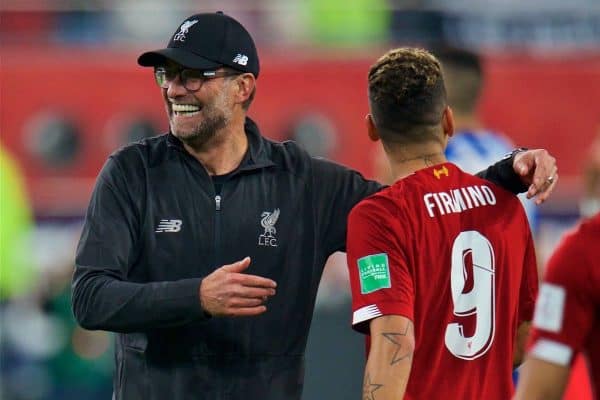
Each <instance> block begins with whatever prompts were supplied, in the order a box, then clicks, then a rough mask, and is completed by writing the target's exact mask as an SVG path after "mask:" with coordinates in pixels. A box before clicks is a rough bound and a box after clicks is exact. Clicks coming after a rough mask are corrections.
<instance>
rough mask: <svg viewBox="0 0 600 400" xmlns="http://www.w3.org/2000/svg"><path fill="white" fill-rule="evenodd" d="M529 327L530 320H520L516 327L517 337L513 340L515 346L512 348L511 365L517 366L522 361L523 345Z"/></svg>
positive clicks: (525, 341)
mask: <svg viewBox="0 0 600 400" xmlns="http://www.w3.org/2000/svg"><path fill="white" fill-rule="evenodd" d="M530 329H531V321H524V322H521V324H520V325H519V327H518V328H517V337H516V340H515V347H514V349H513V367H514V368H517V367H518V366H519V365H521V363H522V362H523V358H524V357H525V345H526V344H527V337H528V336H529V330H530Z"/></svg>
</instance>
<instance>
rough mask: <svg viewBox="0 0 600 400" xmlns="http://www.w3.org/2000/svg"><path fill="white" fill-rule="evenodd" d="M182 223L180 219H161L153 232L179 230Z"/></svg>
mask: <svg viewBox="0 0 600 400" xmlns="http://www.w3.org/2000/svg"><path fill="white" fill-rule="evenodd" d="M182 223H183V222H182V221H181V220H180V219H161V220H160V222H159V223H158V226H157V227H156V230H155V231H154V232H157V233H161V232H179V231H180V230H181V224H182Z"/></svg>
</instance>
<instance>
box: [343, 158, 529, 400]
mask: <svg viewBox="0 0 600 400" xmlns="http://www.w3.org/2000/svg"><path fill="white" fill-rule="evenodd" d="M347 252H348V268H349V271H350V284H351V288H352V309H353V319H352V324H353V327H354V329H356V330H358V331H360V332H364V333H368V332H369V321H370V320H371V319H373V318H376V317H378V316H382V315H390V314H393V315H402V316H405V317H407V318H409V319H410V320H411V321H412V322H413V324H414V332H415V343H416V347H415V353H414V355H413V364H412V369H411V373H410V378H409V381H408V386H407V389H406V395H405V399H445V400H450V399H460V400H469V399H473V400H481V399H486V400H494V399H498V400H506V399H509V398H510V397H511V395H512V393H513V384H512V378H511V373H512V361H513V357H512V355H513V348H514V343H515V335H516V332H517V327H518V325H519V323H520V322H522V321H529V320H531V317H532V314H533V309H534V302H535V297H536V294H537V285H538V280H537V269H536V261H535V252H534V247H533V241H532V237H531V232H530V229H529V225H528V222H527V217H526V216H525V212H524V210H523V208H522V206H521V203H520V202H519V200H518V199H517V197H515V196H514V195H513V194H511V193H509V192H507V191H505V190H504V189H502V188H500V187H498V186H495V185H494V184H493V183H491V182H488V181H485V180H482V179H480V178H478V177H476V176H473V175H470V174H467V173H465V172H463V171H461V170H460V169H459V168H458V167H457V166H455V165H454V164H451V163H445V164H440V165H436V166H434V167H430V168H426V169H422V170H419V171H417V172H415V173H414V174H412V175H410V176H408V177H406V178H404V179H401V180H399V181H398V182H396V183H395V184H394V185H393V186H391V187H389V188H387V189H384V190H382V191H381V192H379V193H377V194H375V195H373V196H370V197H368V198H367V199H365V200H363V201H361V202H360V203H359V204H358V205H357V206H355V208H354V209H353V210H352V212H351V213H350V216H349V222H348V238H347ZM367 339H368V338H367ZM367 342H368V343H369V342H370V341H369V340H368V341H367Z"/></svg>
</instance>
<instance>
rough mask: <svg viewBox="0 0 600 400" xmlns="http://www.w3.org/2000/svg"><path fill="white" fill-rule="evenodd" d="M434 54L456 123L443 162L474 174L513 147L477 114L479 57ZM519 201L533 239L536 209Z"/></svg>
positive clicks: (445, 51) (462, 52)
mask: <svg viewBox="0 0 600 400" xmlns="http://www.w3.org/2000/svg"><path fill="white" fill-rule="evenodd" d="M435 54H436V56H437V57H438V59H439V60H440V62H441V63H442V67H443V68H444V75H445V76H446V82H447V90H448V104H450V105H451V107H452V111H453V112H454V119H455V121H456V133H455V135H454V136H453V137H452V140H450V142H449V143H448V147H447V148H446V158H447V159H448V161H450V162H452V163H454V164H456V165H458V166H459V167H460V168H461V169H462V170H463V171H465V172H468V173H471V174H474V173H476V172H477V171H481V169H482V168H485V166H486V165H489V164H490V162H493V160H497V159H498V158H499V157H502V155H503V154H506V153H508V152H510V151H511V150H512V149H513V148H514V147H515V146H514V144H513V143H512V142H511V140H510V139H509V138H508V137H507V136H505V135H504V134H502V133H500V132H496V131H493V130H491V129H488V128H486V127H485V125H484V123H483V121H481V119H480V118H479V116H478V114H477V106H478V104H479V99H480V95H481V92H482V89H483V87H484V81H485V71H484V70H483V67H482V63H481V57H480V56H479V55H478V54H477V53H475V52H473V51H470V50H466V49H458V48H449V47H446V48H442V49H439V50H438V51H436V52H435ZM519 197H520V199H521V201H522V203H523V207H525V211H526V212H527V218H528V219H529V225H530V226H531V229H532V230H533V233H534V238H535V232H536V230H537V223H538V222H537V214H538V211H537V208H536V207H535V204H534V203H533V201H530V200H529V199H527V197H526V196H519Z"/></svg>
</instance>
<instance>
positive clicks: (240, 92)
mask: <svg viewBox="0 0 600 400" xmlns="http://www.w3.org/2000/svg"><path fill="white" fill-rule="evenodd" d="M138 63H139V64H140V65H142V66H146V67H153V68H154V77H155V80H156V83H157V84H158V86H159V87H160V91H161V95H162V98H163V100H164V104H165V109H166V111H167V115H168V118H169V125H170V131H169V133H167V134H164V135H162V136H158V137H156V138H150V139H145V140H143V141H141V142H139V143H137V144H132V145H129V146H126V147H125V148H123V149H121V150H119V151H117V152H115V153H114V154H113V155H112V156H110V157H109V159H108V161H107V162H106V164H105V165H104V167H103V169H102V171H101V172H100V175H99V176H98V179H97V181H96V186H95V188H94V192H93V194H92V199H91V201H90V205H89V207H88V212H87V214H86V220H85V224H84V228H83V232H82V234H81V239H80V242H79V245H78V249H77V255H76V263H75V264H76V265H75V271H74V275H73V280H72V306H73V312H74V314H75V317H76V319H77V321H78V322H79V323H80V325H81V326H82V327H84V328H86V329H92V330H94V329H102V330H108V331H113V332H117V333H118V335H117V337H116V349H115V352H116V357H115V363H116V371H115V376H114V384H113V385H114V397H115V399H117V400H119V399H138V398H140V399H152V398H155V399H163V398H171V399H174V400H177V399H197V398H207V399H217V398H228V399H249V398H251V399H277V400H280V399H299V398H300V395H301V392H302V386H303V368H304V350H305V346H306V340H307V336H308V331H309V326H310V322H311V317H312V312H313V306H314V302H315V297H316V293H317V288H318V284H319V280H320V278H321V273H322V269H323V264H324V263H325V260H326V259H327V257H328V256H329V255H330V254H332V253H333V252H335V251H337V250H343V249H344V248H345V238H346V224H345V221H346V218H347V215H348V213H349V211H350V209H351V208H352V207H353V206H354V205H355V204H356V203H357V202H358V201H359V200H361V199H363V198H365V197H366V196H367V195H369V194H372V193H374V192H376V191H378V190H379V189H380V188H381V185H380V184H379V183H377V182H374V181H368V180H365V179H364V178H363V177H362V176H361V175H360V174H359V173H358V172H356V171H352V170H350V169H347V168H345V167H342V166H340V165H337V164H335V163H332V162H329V161H326V160H323V159H318V158H312V157H310V155H309V154H308V153H306V152H305V151H303V150H301V149H300V148H299V147H298V146H297V145H296V144H295V143H293V142H285V143H276V142H272V141H270V140H267V139H266V138H264V137H263V136H262V135H261V134H260V131H259V129H258V127H257V126H256V124H255V123H254V122H253V121H252V120H251V119H250V118H248V117H247V110H248V107H249V106H250V103H251V102H252V99H253V97H254V94H255V90H256V79H257V77H258V75H259V60H258V54H257V51H256V48H255V45H254V41H253V39H252V38H251V36H250V34H249V33H248V32H247V31H246V29H245V28H244V27H243V26H242V25H241V24H239V22H237V21H236V20H235V19H233V18H231V17H229V16H227V15H224V14H222V13H214V14H197V15H193V16H190V17H189V18H187V19H186V20H185V21H183V22H182V23H181V24H180V25H179V26H178V27H177V29H176V30H175V32H174V34H173V35H172V36H171V38H170V41H169V44H168V46H167V48H165V49H160V50H156V51H151V52H146V53H144V54H142V55H141V56H140V57H139V58H138ZM555 171H556V165H555V160H554V158H553V157H552V156H550V155H549V154H548V153H547V152H546V151H545V150H533V151H527V152H519V153H518V154H515V155H514V157H512V158H507V159H505V160H502V161H500V162H498V163H497V164H495V165H494V166H491V167H489V168H488V170H486V171H485V172H484V173H482V176H484V177H486V178H489V179H492V180H493V181H494V182H497V183H499V184H502V185H503V186H504V187H506V188H508V189H512V190H513V191H515V192H518V191H522V190H528V193H529V194H530V195H532V196H533V195H538V201H540V202H542V201H544V200H545V199H546V198H547V197H548V195H549V194H550V192H551V191H552V189H553V185H548V182H547V180H546V179H547V177H548V176H551V175H553V174H555ZM246 271H247V272H249V273H246ZM276 291H277V293H278V295H275V292H276ZM233 317H245V318H233Z"/></svg>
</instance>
